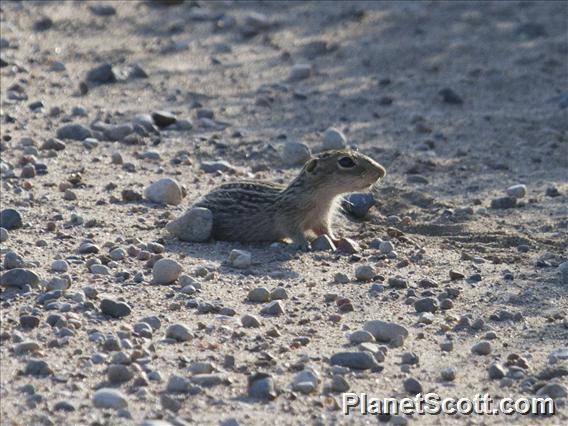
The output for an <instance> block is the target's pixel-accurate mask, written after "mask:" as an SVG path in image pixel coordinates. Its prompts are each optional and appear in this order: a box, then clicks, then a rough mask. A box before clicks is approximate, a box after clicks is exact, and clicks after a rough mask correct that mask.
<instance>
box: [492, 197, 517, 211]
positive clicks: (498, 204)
mask: <svg viewBox="0 0 568 426" xmlns="http://www.w3.org/2000/svg"><path fill="white" fill-rule="evenodd" d="M516 206H517V199H516V198H514V197H499V198H494V199H493V200H491V208H492V209H512V208H514V207H516Z"/></svg>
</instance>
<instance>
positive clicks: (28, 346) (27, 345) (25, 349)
mask: <svg viewBox="0 0 568 426" xmlns="http://www.w3.org/2000/svg"><path fill="white" fill-rule="evenodd" d="M38 350H39V344H38V343H37V342H34V341H33V340H26V341H24V342H20V343H18V344H17V345H16V346H14V355H16V356H20V355H25V354H27V353H30V352H35V351H38Z"/></svg>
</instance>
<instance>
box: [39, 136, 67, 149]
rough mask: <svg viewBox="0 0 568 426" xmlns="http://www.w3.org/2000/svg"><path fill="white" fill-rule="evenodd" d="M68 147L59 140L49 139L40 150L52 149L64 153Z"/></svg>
mask: <svg viewBox="0 0 568 426" xmlns="http://www.w3.org/2000/svg"><path fill="white" fill-rule="evenodd" d="M65 147H66V145H65V143H64V142H63V141H60V140H59V139H57V138H49V139H48V140H46V141H45V142H44V143H43V144H42V146H41V148H40V149H42V150H44V149H52V150H54V151H63V150H64V149H65Z"/></svg>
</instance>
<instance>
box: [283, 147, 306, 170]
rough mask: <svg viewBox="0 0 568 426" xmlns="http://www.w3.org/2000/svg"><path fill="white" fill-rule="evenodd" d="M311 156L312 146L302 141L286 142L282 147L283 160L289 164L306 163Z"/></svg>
mask: <svg viewBox="0 0 568 426" xmlns="http://www.w3.org/2000/svg"><path fill="white" fill-rule="evenodd" d="M310 156H311V151H310V148H309V147H308V146H307V145H305V144H303V143H300V142H286V143H285V144H284V147H283V148H282V154H281V157H282V161H283V162H284V163H285V164H287V165H289V166H296V165H300V164H304V163H305V162H306V161H308V160H309V159H310Z"/></svg>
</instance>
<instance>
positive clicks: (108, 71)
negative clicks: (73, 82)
mask: <svg viewBox="0 0 568 426" xmlns="http://www.w3.org/2000/svg"><path fill="white" fill-rule="evenodd" d="M87 81H89V82H91V83H95V84H107V83H114V82H115V81H116V74H115V72H114V70H113V68H112V65H111V64H101V65H98V66H96V67H95V68H92V69H91V70H89V71H88V72H87Z"/></svg>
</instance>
